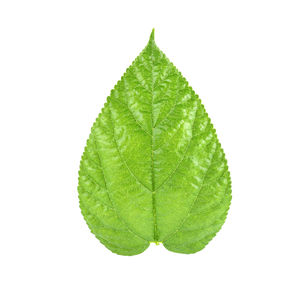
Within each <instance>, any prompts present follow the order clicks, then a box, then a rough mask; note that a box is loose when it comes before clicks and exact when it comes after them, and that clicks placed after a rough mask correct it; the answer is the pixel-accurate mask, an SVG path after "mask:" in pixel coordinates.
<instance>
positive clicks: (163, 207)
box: [78, 32, 231, 255]
mask: <svg viewBox="0 0 300 285" xmlns="http://www.w3.org/2000/svg"><path fill="white" fill-rule="evenodd" d="M78 192H79V200H80V208H81V211H82V214H83V216H84V218H85V220H86V222H87V224H88V226H89V228H90V230H91V231H92V232H93V233H94V234H95V236H96V237H97V238H98V239H99V240H100V241H101V243H102V244H104V245H105V246H106V247H107V248H108V249H110V250H111V251H112V252H114V253H117V254H120V255H136V254H139V253H141V252H143V251H144V250H145V249H146V248H147V247H148V246H149V243H150V242H156V243H159V242H161V243H163V245H164V246H165V247H166V248H167V249H168V250H170V251H174V252H179V253H194V252H197V251H199V250H201V249H202V248H204V247H205V245H206V244H207V243H208V242H209V241H210V240H211V239H212V238H213V237H214V236H215V235H216V233H217V232H218V231H219V230H220V228H221V226H222V225H223V223H224V221H225V219H226V215H227V212H228V209H229V205H230V201H231V181H230V174H229V171H228V167H227V162H226V159H225V155H224V152H223V150H222V148H221V146H220V143H219V141H218V138H217V136H216V133H215V130H214V128H213V125H212V123H211V122H210V119H209V117H208V115H207V113H206V111H205V109H204V107H203V105H202V104H201V101H200V99H199V98H198V96H197V95H196V94H195V92H194V91H193V89H192V88H191V87H190V86H189V85H188V83H187V81H186V79H185V78H184V77H183V76H182V75H181V73H180V72H179V71H178V70H177V69H176V67H175V66H174V65H173V64H172V63H171V62H170V61H169V60H168V58H167V57H166V56H165V54H164V53H163V52H162V51H161V50H160V49H159V48H158V47H157V45H156V43H155V41H154V32H152V34H151V36H150V40H149V42H148V44H147V46H146V47H145V49H144V50H143V51H142V52H141V53H140V55H139V56H138V57H137V58H136V59H135V60H134V62H133V63H132V65H131V66H130V67H129V68H128V69H127V70H126V72H125V74H124V75H123V76H122V78H121V80H120V81H118V83H117V84H116V86H115V87H114V89H113V90H112V91H111V94H110V96H109V97H108V98H107V102H106V103H105V106H104V108H103V109H102V111H101V113H100V114H99V116H98V118H97V119H96V122H95V123H94V125H93V127H92V130H91V134H90V136H89V139H88V141H87V145H86V148H85V151H84V154H83V156H82V159H81V163H80V170H79V185H78Z"/></svg>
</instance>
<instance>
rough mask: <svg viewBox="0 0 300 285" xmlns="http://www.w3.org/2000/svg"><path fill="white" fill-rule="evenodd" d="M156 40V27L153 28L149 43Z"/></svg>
mask: <svg viewBox="0 0 300 285" xmlns="http://www.w3.org/2000/svg"><path fill="white" fill-rule="evenodd" d="M150 42H154V28H153V29H152V32H151V34H150V38H149V43H150Z"/></svg>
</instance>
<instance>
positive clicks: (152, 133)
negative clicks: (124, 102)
mask: <svg viewBox="0 0 300 285" xmlns="http://www.w3.org/2000/svg"><path fill="white" fill-rule="evenodd" d="M153 44H154V31H152V34H151V36H150V50H151V72H152V74H151V79H152V85H151V91H152V92H151V93H152V94H151V182H152V207H153V223H154V227H153V237H154V242H158V233H157V217H156V196H155V194H156V193H155V179H154V150H153V145H154V118H153V105H154V104H153V101H154V74H153V65H154V58H153Z"/></svg>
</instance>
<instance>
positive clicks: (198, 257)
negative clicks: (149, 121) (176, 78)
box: [0, 0, 300, 285]
mask: <svg viewBox="0 0 300 285" xmlns="http://www.w3.org/2000/svg"><path fill="white" fill-rule="evenodd" d="M299 5H300V4H299V1H288V0H284V1H283V0H282V1H276V0H272V1H266V0H258V1H256V0H251V1H223V0H222V1H199V0H198V1H188V0H181V1H175V0H172V1H171V0H168V1H163V0H160V1H154V0H152V1H142V0H139V1H129V0H123V1H121V0H120V1H112V0H107V1H75V0H72V1H62V0H59V1H55V0H52V1H13V0H10V1H5V0H4V1H3V0H2V1H1V2H0V124H1V130H0V131H1V133H0V134H1V138H0V146H1V147H0V168H1V169H0V173H1V175H0V177H1V178H0V191H1V194H0V220H1V226H0V263H1V264H0V283H1V284H3V285H6V284H72V285H74V284H87V285H89V284H205V285H210V284H231V285H232V284H233V285H234V284H238V285H240V284H251V285H252V284H300V277H299V274H300V273H299V267H300V260H299V259H300V257H299V256H300V246H299V241H300V234H299V226H300V214H299V208H300V206H299V204H300V182H299V180H300V173H299V170H300V164H299V160H300V151H299V148H300V138H299V124H300V115H299V110H300V101H299V98H300V97H299V96H300V6H299ZM153 27H154V28H155V29H156V35H155V38H156V43H157V45H158V46H159V47H160V48H161V49H162V50H163V51H164V52H165V53H166V55H167V56H168V57H169V59H170V60H171V61H172V62H173V63H174V64H175V65H176V66H177V67H178V69H179V70H180V71H181V72H182V74H183V75H184V76H185V77H186V78H187V80H188V81H189V83H190V85H191V86H192V87H193V88H194V90H195V91H196V93H198V94H199V96H200V98H201V99H202V102H203V104H204V105H205V107H206V110H207V112H208V114H209V115H210V117H211V119H212V121H213V123H214V126H215V128H216V130H217V133H218V136H219V139H220V141H221V143H222V146H223V148H224V150H225V153H226V155H227V159H228V163H229V167H230V170H231V175H232V191H233V199H232V206H231V209H230V212H229V215H228V218H227V221H226V223H225V224H224V226H223V228H222V230H221V231H220V232H219V234H218V235H217V236H216V238H215V239H213V241H212V242H211V243H210V244H209V245H208V246H207V247H206V248H205V249H204V250H203V251H201V252H198V253H197V254H193V255H182V254H175V253H172V252H168V251H167V250H166V249H164V247H163V246H155V245H151V246H150V247H149V248H148V249H147V250H146V252H144V253H143V254H140V255H138V256H134V257H122V256H118V255H115V254H113V253H111V252H110V251H109V250H107V249H106V248H105V247H104V246H102V245H101V244H100V243H99V242H98V240H97V239H96V238H95V237H94V236H93V235H92V234H91V233H90V231H89V229H88V227H87V225H86V224H85V222H84V220H83V218H82V216H81V213H80V210H79V207H78V198H77V190H76V187H77V171H78V168H79V161H80V157H81V154H82V152H83V149H84V146H85V143H86V139H87V137H88V135H89V132H90V128H91V125H92V123H93V121H94V120H95V118H96V117H97V115H98V113H99V112H100V110H101V108H102V106H103V104H104V102H105V100H106V97H107V96H108V95H109V93H110V90H111V89H112V88H113V86H114V85H115V83H116V82H117V81H118V80H119V79H120V77H121V75H122V74H123V72H124V71H125V70H126V68H127V67H128V66H129V65H130V64H131V62H132V61H133V59H134V58H135V57H136V56H137V55H138V53H139V52H140V51H141V50H142V49H143V48H144V46H145V45H146V43H147V41H148V37H149V35H150V32H151V29H152V28H153Z"/></svg>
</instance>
